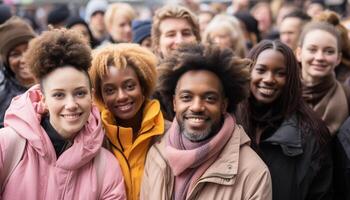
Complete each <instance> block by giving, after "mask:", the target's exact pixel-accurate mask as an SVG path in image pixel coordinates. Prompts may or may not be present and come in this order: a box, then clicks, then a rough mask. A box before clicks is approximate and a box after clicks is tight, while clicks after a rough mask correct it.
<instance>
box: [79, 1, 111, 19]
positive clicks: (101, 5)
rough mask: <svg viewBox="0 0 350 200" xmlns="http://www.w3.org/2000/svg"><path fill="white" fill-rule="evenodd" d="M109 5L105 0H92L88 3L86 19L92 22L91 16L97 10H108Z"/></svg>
mask: <svg viewBox="0 0 350 200" xmlns="http://www.w3.org/2000/svg"><path fill="white" fill-rule="evenodd" d="M107 7H108V2H107V1H105V0H90V1H89V3H88V4H87V5H86V10H85V21H87V22H90V18H91V16H92V15H93V14H94V13H95V12H103V13H104V12H106V10H107Z"/></svg>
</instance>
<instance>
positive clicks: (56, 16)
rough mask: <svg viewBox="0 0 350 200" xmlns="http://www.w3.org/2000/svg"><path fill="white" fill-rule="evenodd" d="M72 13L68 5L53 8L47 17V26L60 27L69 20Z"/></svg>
mask: <svg viewBox="0 0 350 200" xmlns="http://www.w3.org/2000/svg"><path fill="white" fill-rule="evenodd" d="M69 15H70V11H69V9H68V7H67V5H63V4H62V5H58V6H56V7H55V8H53V9H52V10H51V11H50V12H49V14H48V15H47V24H52V25H59V24H63V25H64V22H65V21H66V20H67V19H68V18H69Z"/></svg>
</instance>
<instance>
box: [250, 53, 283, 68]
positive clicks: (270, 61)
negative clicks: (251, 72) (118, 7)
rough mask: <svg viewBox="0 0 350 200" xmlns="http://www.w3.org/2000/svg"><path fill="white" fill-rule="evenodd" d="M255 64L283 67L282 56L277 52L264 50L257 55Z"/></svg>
mask: <svg viewBox="0 0 350 200" xmlns="http://www.w3.org/2000/svg"><path fill="white" fill-rule="evenodd" d="M256 64H264V65H266V66H279V67H285V60H284V55H283V54H282V53H281V52H279V51H276V50H273V49H266V50H264V51H262V52H261V53H260V54H259V55H258V58H257V60H256Z"/></svg>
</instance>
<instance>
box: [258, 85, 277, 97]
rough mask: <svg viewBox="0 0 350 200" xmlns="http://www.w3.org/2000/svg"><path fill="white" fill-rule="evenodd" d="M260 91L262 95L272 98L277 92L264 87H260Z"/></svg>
mask: <svg viewBox="0 0 350 200" xmlns="http://www.w3.org/2000/svg"><path fill="white" fill-rule="evenodd" d="M258 90H259V92H260V93H261V94H263V95H265V96H272V95H273V94H274V93H275V91H276V90H275V89H273V88H263V87H259V88H258Z"/></svg>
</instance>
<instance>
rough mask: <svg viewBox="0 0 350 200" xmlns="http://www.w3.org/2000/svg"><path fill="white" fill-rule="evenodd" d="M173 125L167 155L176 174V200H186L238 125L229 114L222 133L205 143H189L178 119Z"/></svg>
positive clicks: (170, 130) (168, 139) (168, 140)
mask: <svg viewBox="0 0 350 200" xmlns="http://www.w3.org/2000/svg"><path fill="white" fill-rule="evenodd" d="M173 122H174V123H172V126H171V128H170V129H169V134H168V137H167V138H166V140H167V145H166V147H165V156H166V158H167V159H168V162H169V165H170V168H171V170H172V172H173V173H174V175H175V192H174V199H186V196H187V193H188V191H189V188H193V185H194V184H195V183H196V181H197V180H198V178H199V177H200V176H201V175H203V173H204V172H205V171H206V170H207V169H208V167H209V166H210V165H211V164H212V163H213V162H214V161H215V160H216V159H217V157H218V155H219V153H220V151H221V150H222V148H223V147H224V146H225V144H226V141H228V140H229V139H230V137H231V135H232V132H233V129H234V124H235V122H234V120H233V118H232V117H231V116H230V115H227V116H226V117H225V121H224V124H223V125H222V128H221V130H220V131H219V132H218V133H217V134H216V135H215V136H213V137H212V138H209V139H206V140H204V141H201V142H191V141H190V140H188V139H187V138H186V137H185V136H184V135H183V134H181V131H180V126H179V124H178V123H177V120H176V119H174V120H173ZM180 160H181V162H179V161H180Z"/></svg>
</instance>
